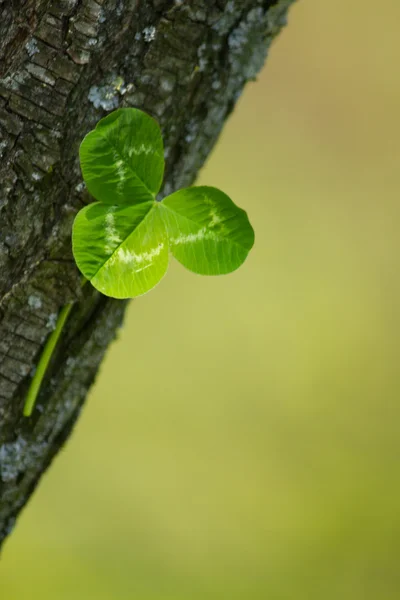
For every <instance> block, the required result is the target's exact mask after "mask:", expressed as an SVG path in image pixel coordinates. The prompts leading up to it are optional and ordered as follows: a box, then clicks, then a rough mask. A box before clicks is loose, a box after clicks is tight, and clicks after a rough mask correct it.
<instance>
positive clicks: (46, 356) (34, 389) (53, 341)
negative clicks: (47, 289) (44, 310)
mask: <svg viewBox="0 0 400 600" xmlns="http://www.w3.org/2000/svg"><path fill="white" fill-rule="evenodd" d="M72 306H73V302H70V303H69V304H66V305H65V306H63V308H62V309H61V310H60V314H59V315H58V319H57V323H56V327H55V329H54V331H52V333H51V335H50V336H49V338H48V340H47V342H46V345H45V347H44V349H43V352H42V355H41V357H40V359H39V363H38V365H37V367H36V373H35V375H34V376H33V379H32V382H31V385H30V387H29V390H28V395H27V397H26V400H25V405H24V417H30V416H31V414H32V411H33V409H34V407H35V402H36V398H37V396H38V393H39V391H40V386H41V385H42V381H43V377H44V376H45V374H46V371H47V367H48V366H49V362H50V360H51V357H52V355H53V352H54V349H55V347H56V345H57V342H58V340H59V339H60V335H61V333H62V330H63V328H64V325H65V323H66V321H67V319H68V316H69V313H70V312H71V308H72Z"/></svg>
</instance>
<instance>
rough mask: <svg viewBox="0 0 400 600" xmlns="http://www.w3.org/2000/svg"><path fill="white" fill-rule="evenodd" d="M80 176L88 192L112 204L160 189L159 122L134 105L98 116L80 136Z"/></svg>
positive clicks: (136, 200)
mask: <svg viewBox="0 0 400 600" xmlns="http://www.w3.org/2000/svg"><path fill="white" fill-rule="evenodd" d="M79 154H80V161H81V168H82V173H83V178H84V180H85V182H86V185H87V188H88V190H89V192H90V193H91V194H92V196H94V197H95V198H96V200H99V201H101V202H104V203H106V204H112V205H120V204H125V205H126V204H139V203H141V202H148V201H150V200H152V199H153V198H154V197H155V196H156V194H157V193H158V192H159V190H160V187H161V183H162V180H163V174H164V148H163V141H162V137H161V131H160V127H159V125H158V123H157V122H156V121H155V120H154V119H152V117H150V116H149V115H147V114H146V113H144V112H142V111H140V110H138V109H135V108H121V109H119V110H116V111H114V112H112V113H111V114H109V115H108V116H107V117H105V118H104V119H101V120H100V121H99V123H98V124H97V126H96V129H94V130H93V131H91V132H90V133H89V134H88V135H87V136H86V137H85V139H84V140H83V142H82V144H81V147H80V150H79Z"/></svg>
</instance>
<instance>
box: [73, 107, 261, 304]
mask: <svg viewBox="0 0 400 600" xmlns="http://www.w3.org/2000/svg"><path fill="white" fill-rule="evenodd" d="M80 160H81V167H82V173H83V177H84V180H85V182H86V185H87V187H88V190H89V191H90V193H91V194H92V195H93V196H94V198H95V199H96V200H98V202H95V203H93V204H90V205H88V206H86V207H85V208H83V209H82V210H81V211H80V212H79V213H78V214H77V216H76V218H75V222H74V226H73V234H72V246H73V253H74V257H75V261H76V263H77V265H78V268H79V269H80V271H81V272H82V274H83V275H84V276H85V277H86V279H88V280H89V281H90V282H91V283H92V285H93V286H94V287H95V288H96V289H98V290H99V291H100V292H102V293H103V294H105V295H107V296H111V297H114V298H133V297H136V296H140V295H142V294H145V293H146V292H148V291H149V290H150V289H152V288H153V287H154V286H155V285H157V283H158V282H159V281H160V280H161V279H162V277H163V276H164V275H165V273H166V271H167V268H168V261H169V254H170V252H171V254H172V255H173V256H174V257H175V258H176V259H177V260H178V261H179V262H180V263H181V264H182V265H184V266H185V267H186V268H187V269H189V270H190V271H193V272H194V273H198V274H201V275H221V274H225V273H230V272H232V271H234V270H235V269H237V268H238V267H239V266H240V265H241V264H242V263H243V262H244V260H245V259H246V257H247V255H248V253H249V251H250V250H251V248H252V246H253V243H254V231H253V228H252V226H251V224H250V222H249V219H248V217H247V214H246V212H245V211H244V210H242V209H241V208H239V207H237V206H236V205H235V204H234V203H233V202H232V200H231V199H230V198H229V197H228V196H227V195H226V194H224V193H223V192H221V191H220V190H218V189H216V188H212V187H206V186H201V187H192V188H185V189H182V190H179V191H177V192H175V193H173V194H171V195H170V196H168V197H166V198H164V199H163V200H162V201H161V202H157V201H156V200H155V196H156V194H157V193H158V192H159V190H160V187H161V183H162V178H163V172H164V157H163V142H162V137H161V131H160V128H159V126H158V124H157V122H156V121H155V120H154V119H152V117H150V116H149V115H147V114H146V113H144V112H142V111H140V110H138V109H134V108H125V109H120V110H117V111H115V112H113V113H111V114H110V115H108V116H107V117H105V118H104V119H102V120H101V121H100V122H99V123H98V125H97V127H96V129H94V130H93V131H92V132H90V133H89V134H88V135H87V136H86V137H85V139H84V140H83V142H82V145H81V148H80Z"/></svg>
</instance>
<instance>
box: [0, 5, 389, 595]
mask: <svg viewBox="0 0 400 600" xmlns="http://www.w3.org/2000/svg"><path fill="white" fill-rule="evenodd" d="M399 23H400V4H399V2H398V0H387V1H386V2H385V3H383V4H379V3H377V2H373V1H372V0H368V1H366V0H354V1H353V2H351V3H347V2H344V0H342V1H341V2H321V0H308V1H307V0H302V1H301V2H299V3H298V4H297V5H295V6H294V8H293V9H292V11H291V14H290V19H289V27H288V28H287V29H286V30H285V31H284V32H283V34H282V35H281V36H280V37H279V39H278V40H277V42H276V43H275V45H274V46H273V49H272V51H271V52H270V57H269V61H268V64H267V67H266V69H265V71H264V72H263V73H262V75H261V76H260V79H259V81H258V82H257V83H253V84H251V85H249V86H248V87H247V89H246V91H245V93H244V95H243V97H242V98H241V100H240V102H239V105H238V108H237V110H236V111H235V113H234V115H233V117H232V118H231V119H230V121H229V123H228V124H227V126H226V129H225V130H224V134H223V136H222V139H221V140H220V143H219V145H218V147H217V149H216V150H215V152H214V153H213V155H212V157H211V159H210V161H209V162H208V164H207V167H206V168H205V169H204V171H203V173H202V175H201V182H202V183H206V184H210V185H215V186H219V187H221V188H222V189H223V190H225V191H226V192H227V193H229V194H230V195H231V196H232V197H233V199H234V200H235V201H236V202H237V203H238V204H240V205H241V206H243V207H244V208H246V209H247V210H248V212H249V215H250V218H251V220H252V222H253V224H254V226H255V229H256V238H257V241H256V246H255V249H254V251H253V253H252V254H251V255H250V257H249V259H248V261H247V262H246V264H245V266H244V267H242V269H240V270H239V271H238V272H236V273H234V274H233V275H230V276H227V277H221V278H200V277H196V276H194V275H192V274H190V273H189V272H186V271H185V270H184V269H183V268H182V267H180V266H179V265H178V264H177V263H175V264H173V265H172V268H171V269H170V273H169V275H168V277H167V278H166V279H165V280H164V281H163V283H162V284H161V285H160V286H159V287H158V288H157V289H156V290H155V291H153V292H152V293H151V294H149V295H148V296H146V297H144V298H142V299H139V300H138V301H135V302H134V303H132V305H131V307H130V309H129V312H128V317H127V322H126V325H125V327H124V329H123V331H122V333H121V336H120V339H119V341H118V342H117V343H115V344H114V345H113V347H112V349H111V351H110V353H109V354H108V357H107V360H106V361H105V363H104V365H103V368H102V370H101V374H100V376H99V378H98V381H97V385H96V386H95V389H94V390H93V391H92V393H91V395H90V400H89V403H88V405H87V407H86V409H85V411H84V414H83V417H82V419H81V421H80V423H79V424H78V426H77V428H76V431H75V434H74V436H73V438H72V440H71V441H70V443H69V444H68V445H67V448H66V449H65V451H64V452H63V453H62V455H61V456H60V457H59V458H58V460H57V461H56V462H55V464H54V465H53V467H52V468H51V470H50V471H49V473H48V475H47V476H46V477H45V479H44V480H43V482H42V483H41V485H40V487H39V489H38V491H37V493H36V494H35V496H34V498H33V500H32V502H31V503H30V504H29V506H28V508H27V509H26V510H25V512H24V513H23V515H22V517H21V518H20V520H19V522H18V526H17V528H16V530H15V532H14V534H13V535H12V536H11V538H10V540H9V542H8V543H7V544H6V547H5V549H4V553H3V556H2V560H1V568H0V572H1V576H0V597H1V598H2V599H3V598H4V599H6V600H14V599H16V600H24V599H25V598H30V599H31V598H34V599H36V598H40V599H41V600H48V599H52V600H53V599H57V600H67V599H68V600H87V599H89V598H90V599H91V598H96V600H103V599H104V600H110V599H118V600H125V599H132V598H139V599H140V600H187V599H191V598H194V599H200V598H201V599H204V598H207V599H214V598H215V599H218V600H220V599H222V598H229V599H230V600H232V599H240V600H247V599H250V600H258V599H263V600H264V599H274V600H275V599H279V600H281V599H296V600H301V599H304V600H306V599H307V600H313V599H318V600H320V599H322V598H323V599H324V600H331V599H332V600H333V599H334V600H339V599H340V600H347V599H349V600H370V599H371V600H372V599H374V600H375V599H379V600H389V599H392V598H393V599H395V598H396V599H398V598H399V597H400V439H399V420H400V419H399V418H400V406H399V390H400V381H399V366H398V361H399V348H398V345H399V343H398V338H399V325H400V316H399V300H400V286H399V277H400V273H399V250H400V239H399V233H398V229H399V217H400V215H399V212H400V210H399V191H400V181H399V154H400V144H399V139H400V137H399V134H400V121H399V106H400V78H399V70H398V63H399V60H400V37H399Z"/></svg>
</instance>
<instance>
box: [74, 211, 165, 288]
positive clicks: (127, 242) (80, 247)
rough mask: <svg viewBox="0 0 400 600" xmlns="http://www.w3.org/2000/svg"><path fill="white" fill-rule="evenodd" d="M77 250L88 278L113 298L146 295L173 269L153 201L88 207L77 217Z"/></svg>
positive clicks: (158, 214)
mask: <svg viewBox="0 0 400 600" xmlns="http://www.w3.org/2000/svg"><path fill="white" fill-rule="evenodd" d="M72 247H73V253H74V257H75V261H76V263H77V265H78V267H79V269H80V271H81V272H82V273H83V275H84V276H85V277H86V279H88V280H89V281H90V282H91V283H92V285H93V286H94V287H95V288H96V289H97V290H99V291H100V292H102V293H103V294H106V295H107V296H111V297H113V298H134V297H135V296H140V295H142V294H145V293H146V292H148V291H149V290H150V289H151V288H153V287H154V286H155V285H156V284H157V283H158V282H159V281H160V280H161V278H162V277H163V276H164V275H165V273H166V271H167V268H168V238H167V232H166V229H165V225H164V222H163V220H162V218H161V211H160V204H159V203H156V202H154V201H151V202H145V203H142V204H136V205H132V206H110V205H106V204H102V203H100V202H96V203H94V204H89V205H88V206H86V207H85V208H83V209H82V210H81V211H80V212H79V213H78V215H77V216H76V218H75V222H74V227H73V232H72Z"/></svg>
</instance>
